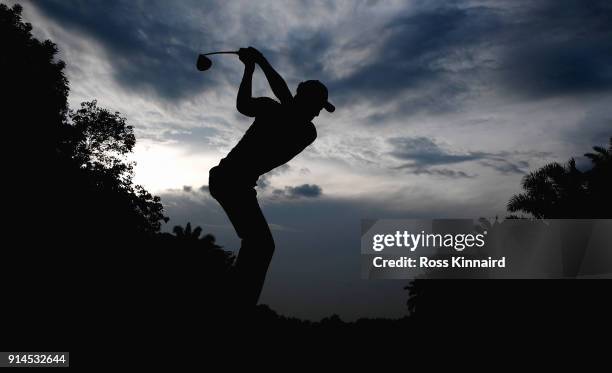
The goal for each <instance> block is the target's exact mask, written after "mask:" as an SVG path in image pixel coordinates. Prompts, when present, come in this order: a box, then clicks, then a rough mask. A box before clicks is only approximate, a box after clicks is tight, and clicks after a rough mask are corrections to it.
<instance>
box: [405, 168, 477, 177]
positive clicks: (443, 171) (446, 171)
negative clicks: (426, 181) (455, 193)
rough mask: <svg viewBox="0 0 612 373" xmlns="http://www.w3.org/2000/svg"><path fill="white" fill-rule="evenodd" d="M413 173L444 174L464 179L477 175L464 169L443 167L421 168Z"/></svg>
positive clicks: (444, 175)
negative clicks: (470, 173) (469, 173)
mask: <svg viewBox="0 0 612 373" xmlns="http://www.w3.org/2000/svg"><path fill="white" fill-rule="evenodd" d="M412 173H413V174H415V175H422V174H424V175H433V176H443V177H448V178H452V179H463V178H470V179H471V178H474V177H476V175H468V174H467V173H465V172H463V171H455V170H451V169H448V168H442V169H424V168H419V169H416V170H414V171H412Z"/></svg>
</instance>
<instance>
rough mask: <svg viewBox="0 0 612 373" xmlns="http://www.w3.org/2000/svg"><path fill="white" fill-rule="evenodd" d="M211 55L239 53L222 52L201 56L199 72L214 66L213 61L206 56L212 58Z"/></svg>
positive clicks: (199, 58) (199, 56)
mask: <svg viewBox="0 0 612 373" xmlns="http://www.w3.org/2000/svg"><path fill="white" fill-rule="evenodd" d="M211 54H238V51H222V52H211V53H204V54H200V55H198V62H197V64H196V66H197V68H198V70H200V71H206V70H208V69H210V67H211V66H212V61H211V60H210V58H208V57H206V56H210V55H211Z"/></svg>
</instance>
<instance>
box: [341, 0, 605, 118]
mask: <svg viewBox="0 0 612 373" xmlns="http://www.w3.org/2000/svg"><path fill="white" fill-rule="evenodd" d="M428 4H430V5H429V6H428V5H423V4H421V5H422V6H421V7H420V8H419V9H417V10H416V11H415V12H413V13H410V14H399V15H398V16H397V17H396V18H395V19H393V20H392V21H391V22H389V23H388V24H387V25H386V26H385V27H384V28H383V29H381V30H380V35H381V38H382V37H383V35H387V34H388V35H390V36H388V37H386V38H384V39H383V41H381V43H382V45H381V46H380V47H379V48H377V50H379V55H378V56H376V58H374V59H372V61H371V62H370V63H368V64H367V65H365V66H364V67H362V68H360V69H358V70H357V71H355V72H354V73H352V74H351V75H349V76H347V77H345V78H342V79H339V80H336V81H333V82H332V83H331V90H332V94H333V95H336V96H337V99H336V100H337V101H338V102H339V103H340V105H342V104H350V103H351V102H352V101H354V100H359V99H364V98H366V99H368V100H373V101H381V102H385V103H389V102H391V103H393V105H392V109H391V110H385V111H383V112H380V113H375V114H373V115H372V117H370V118H368V120H369V121H370V122H371V123H384V122H385V121H386V120H387V119H389V118H390V117H393V118H397V117H398V116H405V115H409V114H411V113H416V112H427V113H439V112H447V111H450V110H455V109H457V108H458V107H460V106H461V103H462V102H463V100H464V99H467V98H470V97H473V95H478V94H479V92H480V91H481V90H482V89H485V88H490V89H494V90H495V91H497V92H506V93H509V94H511V95H514V96H517V97H520V98H525V99H534V98H544V97H550V96H557V95H566V94H582V93H588V92H597V91H603V90H606V91H609V90H610V89H611V88H612V3H610V2H609V1H605V0H597V1H588V2H585V1H581V0H563V1H553V0H547V1H537V2H531V1H521V2H505V3H504V2H499V3H493V4H495V6H476V7H471V6H469V5H466V3H462V4H460V3H455V2H452V3H450V2H437V3H435V2H434V3H428ZM431 4H438V5H431ZM358 44H359V43H358V42H357V47H358ZM411 92H413V93H415V94H404V93H411ZM391 100H392V101H391Z"/></svg>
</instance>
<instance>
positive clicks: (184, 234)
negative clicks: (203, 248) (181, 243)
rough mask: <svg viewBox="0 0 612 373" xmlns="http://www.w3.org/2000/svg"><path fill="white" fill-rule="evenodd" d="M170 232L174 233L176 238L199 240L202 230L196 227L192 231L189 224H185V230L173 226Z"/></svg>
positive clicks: (178, 226)
mask: <svg viewBox="0 0 612 373" xmlns="http://www.w3.org/2000/svg"><path fill="white" fill-rule="evenodd" d="M172 232H174V234H175V235H176V237H177V238H181V239H185V240H199V239H200V234H202V228H200V227H196V229H194V230H193V231H192V230H191V223H187V225H186V226H185V228H183V227H181V226H180V225H175V226H174V228H173V229H172Z"/></svg>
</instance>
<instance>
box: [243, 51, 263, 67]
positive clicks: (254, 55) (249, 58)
mask: <svg viewBox="0 0 612 373" xmlns="http://www.w3.org/2000/svg"><path fill="white" fill-rule="evenodd" d="M238 58H240V61H242V62H243V63H244V64H245V65H247V64H255V63H261V62H262V61H264V60H265V59H264V56H263V54H261V52H259V51H258V50H257V49H255V48H253V47H248V48H240V49H239V50H238Z"/></svg>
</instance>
